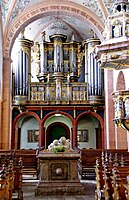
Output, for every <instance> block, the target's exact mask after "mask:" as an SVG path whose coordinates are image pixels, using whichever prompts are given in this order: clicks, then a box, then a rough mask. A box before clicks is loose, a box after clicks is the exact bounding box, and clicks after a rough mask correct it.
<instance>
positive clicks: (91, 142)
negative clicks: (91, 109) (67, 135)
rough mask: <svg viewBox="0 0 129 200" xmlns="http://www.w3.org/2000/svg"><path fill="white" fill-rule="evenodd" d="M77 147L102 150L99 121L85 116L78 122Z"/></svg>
mask: <svg viewBox="0 0 129 200" xmlns="http://www.w3.org/2000/svg"><path fill="white" fill-rule="evenodd" d="M77 146H78V148H80V149H83V148H88V149H89V148H93V149H98V148H102V135H101V127H100V123H99V120H98V119H96V118H95V117H93V116H91V115H85V116H83V117H81V118H80V119H79V121H78V126H77Z"/></svg>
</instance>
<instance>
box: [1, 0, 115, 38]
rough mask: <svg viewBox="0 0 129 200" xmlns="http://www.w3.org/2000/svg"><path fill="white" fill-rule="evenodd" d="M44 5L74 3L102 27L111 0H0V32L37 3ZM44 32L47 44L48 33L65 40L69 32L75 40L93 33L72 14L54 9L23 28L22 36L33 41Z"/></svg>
mask: <svg viewBox="0 0 129 200" xmlns="http://www.w3.org/2000/svg"><path fill="white" fill-rule="evenodd" d="M42 2H43V3H44V4H45V3H46V6H47V5H48V4H49V5H50V4H51V3H53V2H55V3H56V5H57V6H60V4H61V5H63V2H64V3H65V4H66V3H67V2H68V3H69V2H70V3H72V4H73V5H74V4H75V5H76V7H81V8H82V7H83V8H84V9H86V10H89V12H93V14H95V16H96V18H98V20H99V21H100V22H101V23H102V24H103V26H104V21H105V20H106V18H107V16H108V15H109V14H111V13H112V11H113V3H114V0H71V1H67V0H63V1H62V0H53V1H51V0H47V1H46V0H1V10H2V22H3V30H4V31H7V29H8V27H9V26H10V24H11V23H13V22H14V21H15V20H16V19H17V18H18V16H19V15H21V13H24V12H25V11H26V10H27V9H29V8H30V7H32V6H35V7H36V6H37V4H39V3H42ZM43 31H45V32H46V40H47V41H49V36H50V35H52V34H57V33H62V34H64V35H67V39H68V40H69V39H70V38H71V35H72V32H74V34H75V38H76V40H78V41H82V40H85V39H87V38H89V37H92V36H93V34H94V32H93V31H92V27H91V26H90V24H88V23H86V22H84V21H83V20H82V18H80V17H78V16H77V15H75V14H74V13H71V14H68V13H67V12H61V11H60V10H56V11H55V12H50V13H49V12H47V13H46V14H45V15H44V16H41V17H39V18H38V19H34V20H33V21H32V22H30V23H29V24H27V26H26V28H25V37H26V38H28V39H31V40H33V41H40V40H41V33H42V32H43Z"/></svg>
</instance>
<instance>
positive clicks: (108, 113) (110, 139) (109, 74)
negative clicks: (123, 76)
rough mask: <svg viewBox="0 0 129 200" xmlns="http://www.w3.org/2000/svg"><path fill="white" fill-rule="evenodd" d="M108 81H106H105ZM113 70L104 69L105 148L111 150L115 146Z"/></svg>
mask: <svg viewBox="0 0 129 200" xmlns="http://www.w3.org/2000/svg"><path fill="white" fill-rule="evenodd" d="M106 80H108V81H106ZM113 90H114V88H113V70H107V69H105V134H106V135H105V136H106V137H105V148H107V149H109V148H111V149H113V148H116V145H115V124H114V122H113V119H114V106H113V97H112V95H111V94H112V92H113Z"/></svg>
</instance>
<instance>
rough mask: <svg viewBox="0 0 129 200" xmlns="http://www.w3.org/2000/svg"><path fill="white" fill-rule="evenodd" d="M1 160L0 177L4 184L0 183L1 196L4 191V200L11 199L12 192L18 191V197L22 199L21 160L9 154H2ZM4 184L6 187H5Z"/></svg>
mask: <svg viewBox="0 0 129 200" xmlns="http://www.w3.org/2000/svg"><path fill="white" fill-rule="evenodd" d="M2 158H4V159H2V161H3V165H2V161H1V165H0V166H1V167H0V168H1V171H0V174H1V177H3V178H4V181H5V182H6V184H3V185H1V196H2V193H4V196H5V199H6V200H11V199H12V196H13V193H14V192H17V193H18V199H19V200H22V199H23V191H22V174H23V172H22V161H21V159H20V160H19V158H16V157H12V155H11V154H8V155H7V154H6V157H5V155H3V156H2ZM5 185H6V187H5Z"/></svg>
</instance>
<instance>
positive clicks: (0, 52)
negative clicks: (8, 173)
mask: <svg viewBox="0 0 129 200" xmlns="http://www.w3.org/2000/svg"><path fill="white" fill-rule="evenodd" d="M2 46H3V45H2V12H1V6H0V133H1V132H2V99H3V97H2V88H3V77H2V76H3V49H2ZM0 144H1V137H0ZM0 148H1V146H0Z"/></svg>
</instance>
